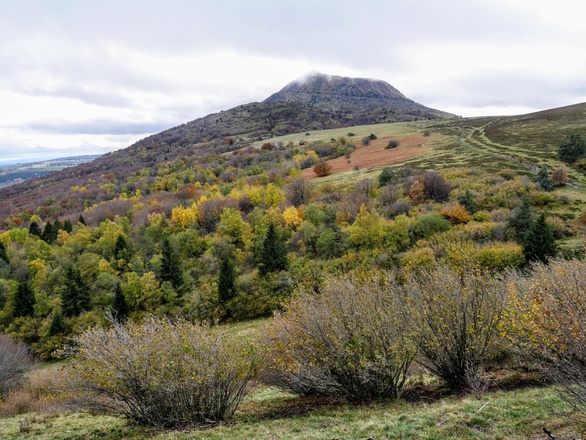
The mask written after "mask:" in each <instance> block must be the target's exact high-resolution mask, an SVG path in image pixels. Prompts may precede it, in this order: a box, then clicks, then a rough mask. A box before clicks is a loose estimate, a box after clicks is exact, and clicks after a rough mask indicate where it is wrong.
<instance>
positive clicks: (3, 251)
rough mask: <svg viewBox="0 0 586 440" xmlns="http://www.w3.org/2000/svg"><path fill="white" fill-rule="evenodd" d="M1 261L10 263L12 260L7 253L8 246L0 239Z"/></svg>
mask: <svg viewBox="0 0 586 440" xmlns="http://www.w3.org/2000/svg"><path fill="white" fill-rule="evenodd" d="M0 261H4V262H6V263H10V261H9V260H8V255H6V246H4V243H2V242H1V241H0Z"/></svg>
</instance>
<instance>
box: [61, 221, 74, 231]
mask: <svg viewBox="0 0 586 440" xmlns="http://www.w3.org/2000/svg"><path fill="white" fill-rule="evenodd" d="M63 230H64V231H66V232H69V233H71V231H73V225H72V224H71V220H69V219H67V220H65V221H64V222H63Z"/></svg>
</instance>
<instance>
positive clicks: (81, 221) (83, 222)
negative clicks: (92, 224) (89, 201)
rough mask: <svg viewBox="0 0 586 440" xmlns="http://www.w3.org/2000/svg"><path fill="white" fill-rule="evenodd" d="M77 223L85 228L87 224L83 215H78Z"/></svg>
mask: <svg viewBox="0 0 586 440" xmlns="http://www.w3.org/2000/svg"><path fill="white" fill-rule="evenodd" d="M77 222H78V223H81V224H82V225H84V226H86V225H87V223H86V222H85V218H83V215H81V214H79V218H78V219H77Z"/></svg>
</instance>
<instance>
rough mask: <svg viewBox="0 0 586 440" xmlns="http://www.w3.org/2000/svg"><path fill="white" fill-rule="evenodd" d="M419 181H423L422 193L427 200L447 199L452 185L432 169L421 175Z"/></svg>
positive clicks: (440, 200) (441, 200)
mask: <svg viewBox="0 0 586 440" xmlns="http://www.w3.org/2000/svg"><path fill="white" fill-rule="evenodd" d="M421 181H422V183H423V194H424V196H425V198H426V199H427V200H433V201H435V202H445V201H446V200H448V196H449V194H450V191H451V190H452V187H451V185H450V184H449V183H448V182H446V179H444V177H443V176H442V175H440V174H438V173H435V172H433V171H432V172H428V173H425V174H424V175H423V177H422V178H421Z"/></svg>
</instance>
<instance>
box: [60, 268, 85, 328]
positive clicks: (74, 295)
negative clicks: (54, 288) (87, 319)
mask: <svg viewBox="0 0 586 440" xmlns="http://www.w3.org/2000/svg"><path fill="white" fill-rule="evenodd" d="M61 303H62V309H63V314H64V315H65V316H66V317H74V316H78V315H79V314H80V313H81V312H84V311H86V310H89V309H90V308H91V301H90V291H89V286H88V284H87V283H86V282H85V280H84V279H83V278H82V276H81V272H80V271H79V269H77V268H75V267H73V266H69V267H68V268H67V271H66V272H65V290H64V291H63V292H62V293H61Z"/></svg>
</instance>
